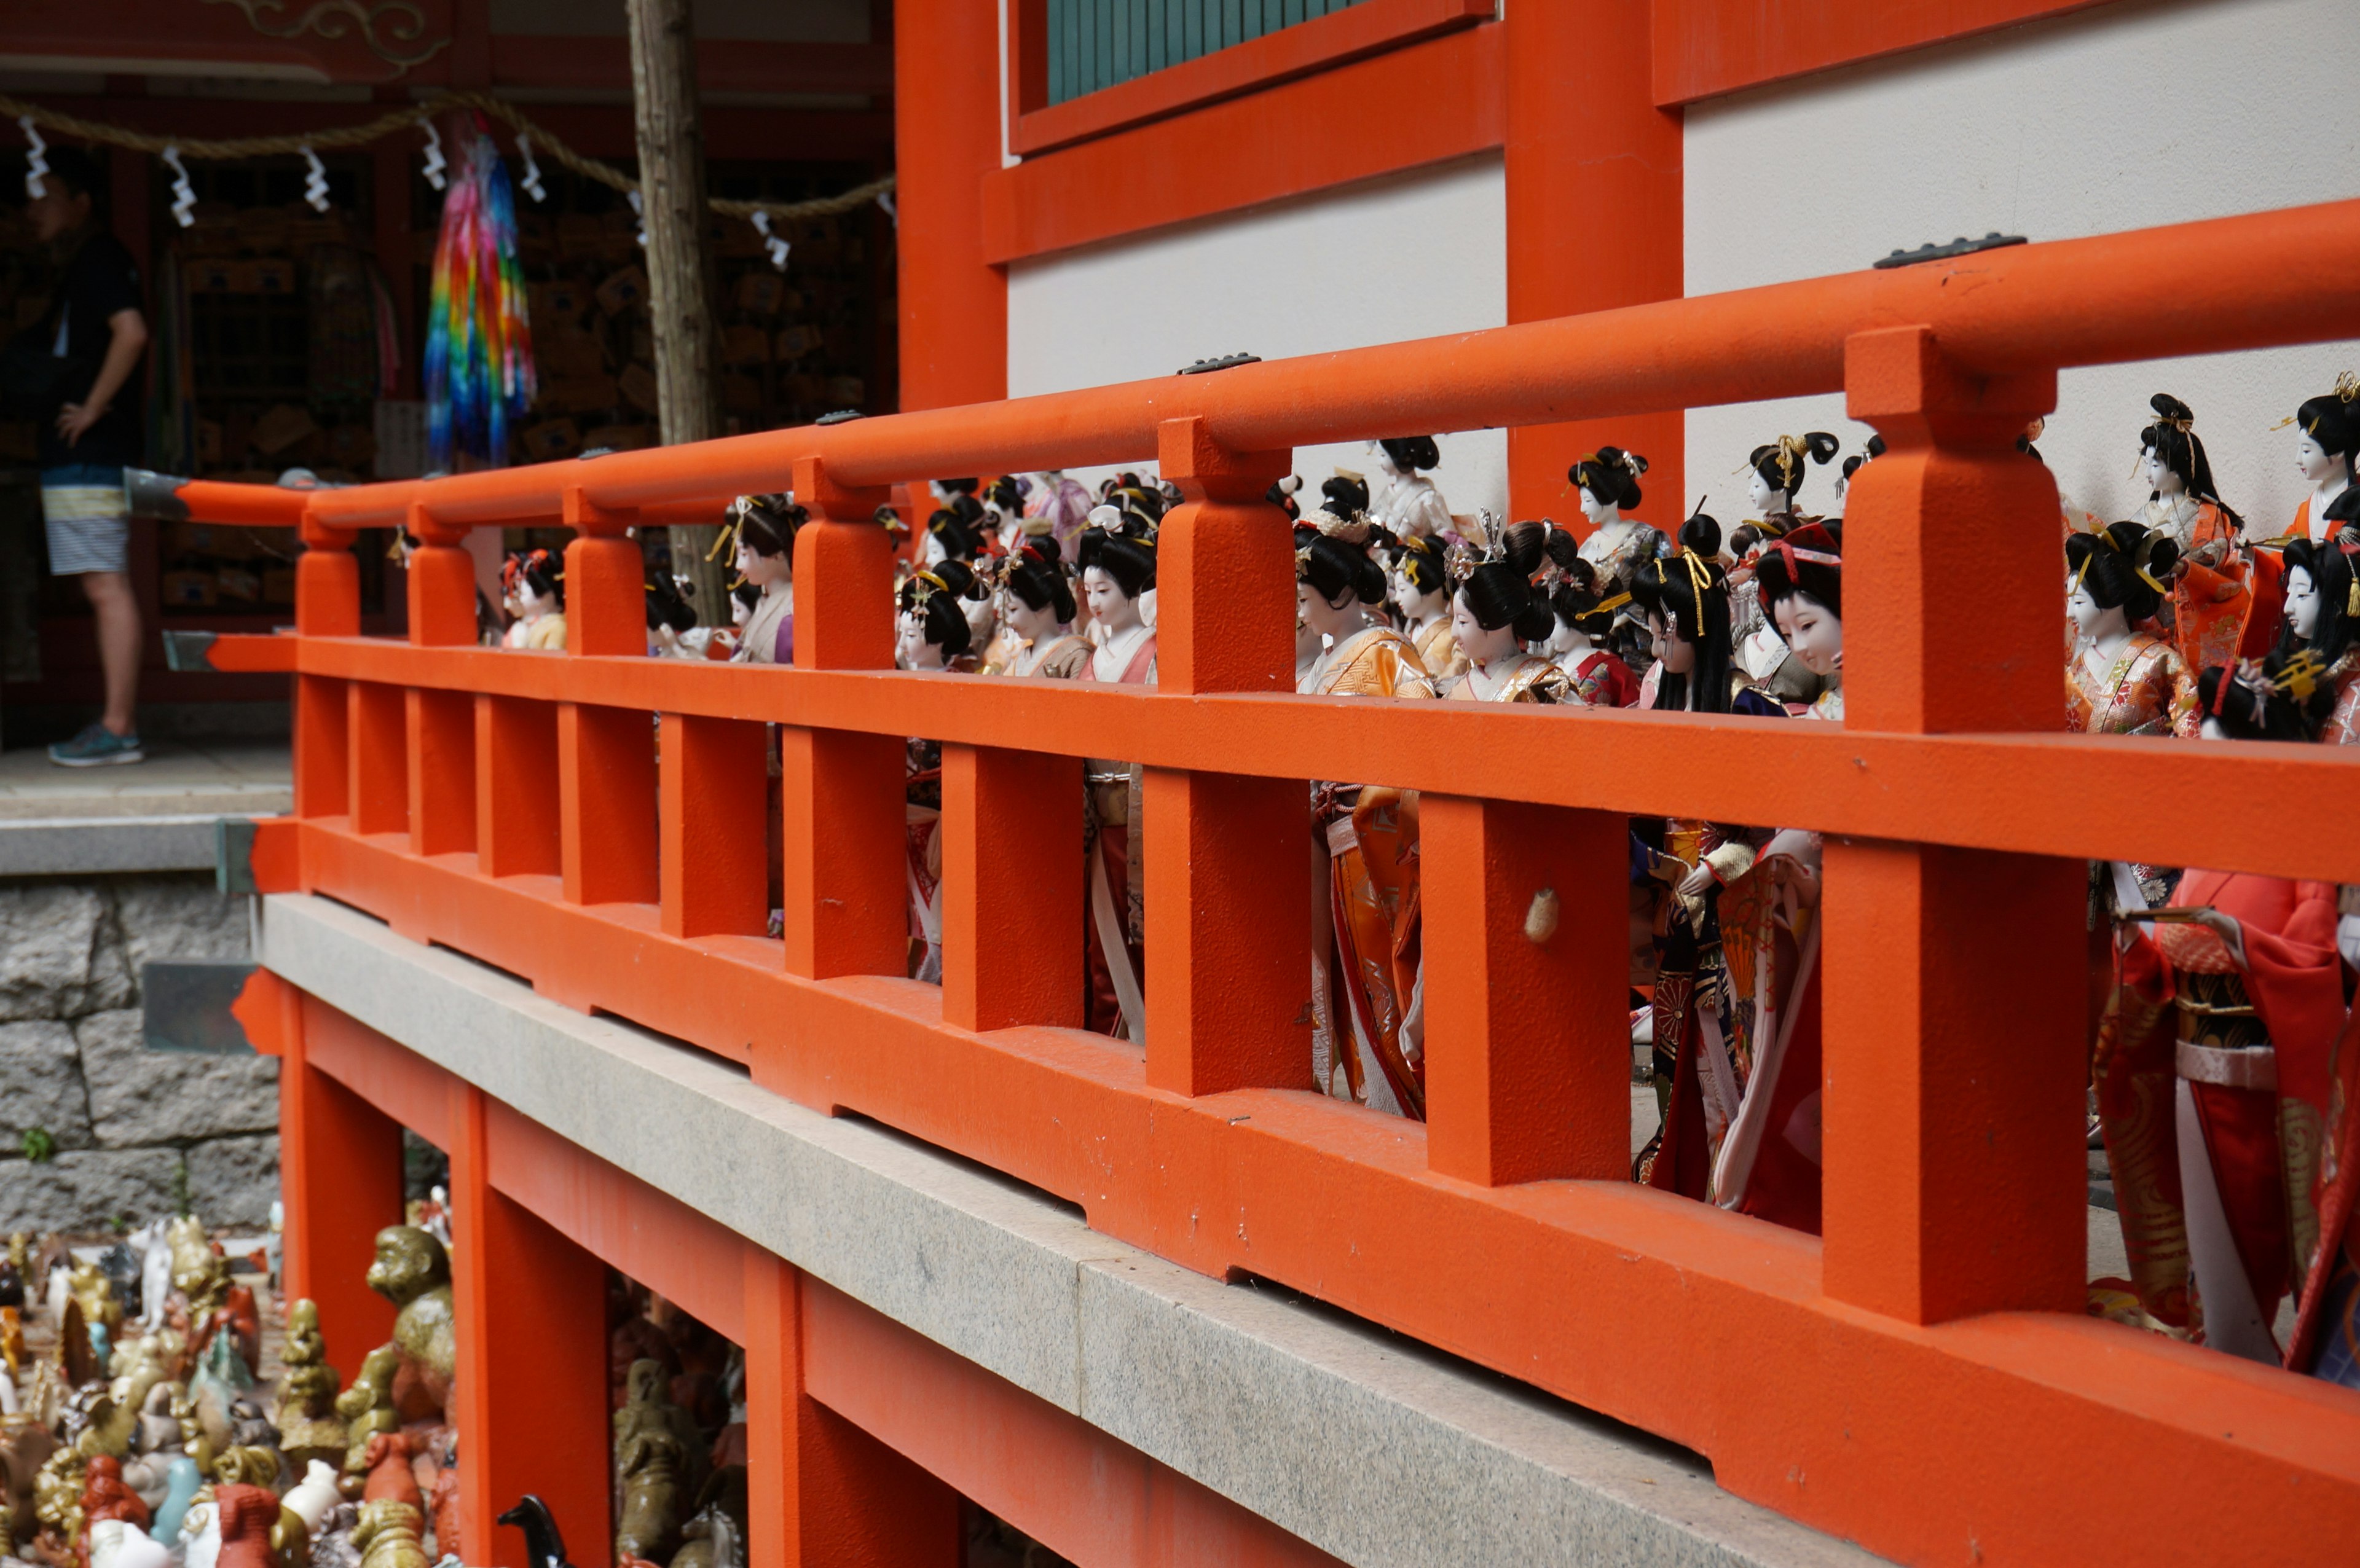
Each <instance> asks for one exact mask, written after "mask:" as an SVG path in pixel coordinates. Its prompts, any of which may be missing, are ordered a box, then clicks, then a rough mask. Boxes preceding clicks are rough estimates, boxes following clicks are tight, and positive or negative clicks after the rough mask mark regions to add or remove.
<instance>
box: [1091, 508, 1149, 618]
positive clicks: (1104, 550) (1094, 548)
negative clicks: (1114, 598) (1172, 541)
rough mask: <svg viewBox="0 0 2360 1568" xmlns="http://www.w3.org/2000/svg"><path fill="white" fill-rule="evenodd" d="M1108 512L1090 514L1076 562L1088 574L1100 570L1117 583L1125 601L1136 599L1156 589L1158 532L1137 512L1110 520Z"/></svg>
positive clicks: (1105, 509) (1127, 513)
mask: <svg viewBox="0 0 2360 1568" xmlns="http://www.w3.org/2000/svg"><path fill="white" fill-rule="evenodd" d="M1107 510H1108V509H1107V508H1105V507H1101V508H1099V509H1098V510H1097V511H1094V512H1092V513H1091V514H1090V524H1089V527H1087V528H1084V529H1083V530H1082V537H1081V542H1080V544H1079V546H1078V548H1077V549H1076V551H1075V560H1076V563H1077V564H1078V566H1079V568H1080V570H1082V571H1084V572H1087V571H1088V570H1089V569H1090V568H1091V567H1093V566H1095V567H1097V568H1098V570H1099V571H1100V572H1105V573H1106V574H1107V575H1108V576H1109V577H1110V578H1112V579H1113V580H1114V585H1115V586H1116V587H1117V588H1120V589H1121V590H1122V595H1123V597H1124V598H1126V599H1136V598H1138V597H1139V596H1140V595H1141V594H1142V593H1146V592H1147V591H1148V590H1149V589H1150V588H1153V587H1154V586H1155V535H1154V528H1153V525H1152V524H1151V523H1149V522H1148V520H1147V519H1146V518H1145V517H1142V516H1140V515H1139V514H1138V513H1136V512H1129V511H1126V512H1121V513H1119V514H1118V515H1117V516H1115V517H1108V516H1107Z"/></svg>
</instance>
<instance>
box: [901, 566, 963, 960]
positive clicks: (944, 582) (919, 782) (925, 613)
mask: <svg viewBox="0 0 2360 1568" xmlns="http://www.w3.org/2000/svg"><path fill="white" fill-rule="evenodd" d="M974 581H975V576H974V573H973V572H969V571H968V570H967V565H966V563H965V562H963V561H937V562H936V563H935V564H934V565H933V566H930V567H926V568H923V569H922V570H920V571H918V572H913V573H912V574H911V575H910V577H909V579H908V580H907V581H905V582H904V583H902V584H901V591H900V593H898V594H896V595H895V598H896V602H897V604H898V605H899V607H900V614H899V615H897V616H896V617H895V621H894V647H893V661H894V663H895V664H896V665H898V666H899V667H901V669H903V670H962V671H971V670H974V668H975V660H974V659H972V658H971V657H969V655H968V641H967V637H968V634H967V614H966V611H965V610H964V609H963V608H962V607H961V600H962V599H963V598H964V597H965V595H966V594H967V592H968V590H969V589H970V588H971V586H972V584H973V583H974ZM903 779H904V784H903V789H904V791H905V795H904V805H903V813H904V818H903V823H904V825H903V832H904V833H905V835H906V842H905V845H904V849H905V853H906V855H907V861H908V869H907V880H908V886H909V895H910V896H909V910H910V969H909V974H910V977H911V978H912V979H913V980H924V981H928V982H930V983H933V984H935V985H940V984H941V983H942V978H943V886H942V879H943V859H942V839H941V835H940V832H939V830H940V828H941V825H942V814H943V812H942V746H940V744H939V743H937V742H934V741H930V740H923V739H915V738H913V739H912V740H911V741H910V743H909V755H908V761H907V765H906V768H905V769H904V774H903Z"/></svg>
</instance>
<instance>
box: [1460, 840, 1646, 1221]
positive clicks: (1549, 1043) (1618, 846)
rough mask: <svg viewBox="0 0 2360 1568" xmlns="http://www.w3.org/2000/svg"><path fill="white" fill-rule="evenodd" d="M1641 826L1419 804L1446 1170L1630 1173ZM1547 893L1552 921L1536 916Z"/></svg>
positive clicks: (1480, 1177)
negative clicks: (1635, 882) (1635, 880)
mask: <svg viewBox="0 0 2360 1568" xmlns="http://www.w3.org/2000/svg"><path fill="white" fill-rule="evenodd" d="M1629 833H1630V829H1629V826H1628V824H1627V822H1625V820H1624V819H1623V818H1622V817H1621V816H1617V815H1615V814H1613V813H1611V812H1607V811H1565V810H1561V809H1558V808H1555V807H1548V806H1531V805H1524V804H1519V803H1514V802H1510V801H1497V800H1465V799H1461V798H1459V797H1456V796H1448V795H1426V796H1422V797H1420V799H1419V801H1418V844H1419V847H1418V864H1419V866H1420V867H1421V874H1422V876H1423V877H1424V878H1425V880H1424V883H1423V885H1422V887H1421V888H1420V892H1419V902H1420V910H1421V915H1422V919H1421V921H1420V930H1421V931H1422V932H1423V941H1424V944H1425V946H1424V952H1425V957H1426V971H1425V973H1426V1163H1427V1166H1428V1168H1429V1169H1431V1170H1432V1171H1435V1172H1436V1173H1437V1175H1443V1176H1455V1177H1458V1178H1459V1180H1461V1181H1474V1182H1479V1183H1480V1184H1481V1185H1484V1186H1487V1187H1491V1186H1501V1185H1504V1184H1506V1183H1509V1182H1513V1181H1542V1180H1545V1179H1547V1178H1551V1177H1570V1178H1577V1179H1583V1180H1590V1181H1607V1180H1612V1179H1614V1178H1618V1177H1626V1176H1627V1175H1628V1174H1629V1172H1630V1169H1631V1028H1630V1008H1629V996H1630V985H1631V957H1630V953H1631V942H1630V914H1629V908H1630V900H1629V895H1628V893H1627V892H1626V887H1627V884H1628V881H1629V877H1628V874H1627V871H1626V867H1627V866H1628V865H1629V863H1630V855H1629V851H1628V848H1627V841H1628V837H1629ZM1544 891H1546V892H1547V893H1550V894H1553V895H1554V912H1553V914H1552V913H1551V912H1550V910H1549V909H1548V907H1547V906H1546V904H1544V907H1543V909H1542V911H1541V912H1540V913H1539V915H1538V916H1537V917H1536V915H1535V901H1536V900H1537V899H1539V898H1540V896H1541V895H1542V893H1543V892H1544ZM1552 921H1553V924H1554V929H1553V930H1551V929H1549V927H1550V926H1551V924H1552Z"/></svg>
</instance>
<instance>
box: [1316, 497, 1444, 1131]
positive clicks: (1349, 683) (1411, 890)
mask: <svg viewBox="0 0 2360 1568" xmlns="http://www.w3.org/2000/svg"><path fill="white" fill-rule="evenodd" d="M1372 532H1373V528H1372V525H1371V523H1370V521H1369V519H1368V518H1367V517H1336V516H1333V515H1332V514H1330V513H1327V512H1313V513H1311V514H1310V515H1309V516H1308V517H1306V519H1305V526H1303V527H1300V528H1296V529H1295V604H1296V615H1297V619H1298V621H1299V622H1300V623H1301V624H1302V625H1304V626H1306V627H1307V628H1308V629H1309V630H1310V631H1311V632H1312V633H1314V634H1315V635H1317V636H1318V637H1321V638H1322V639H1323V640H1324V642H1325V644H1326V647H1325V648H1324V650H1323V651H1322V652H1321V653H1319V654H1318V655H1317V657H1316V658H1315V659H1313V660H1312V663H1311V668H1310V669H1309V670H1308V671H1307V672H1306V674H1305V675H1304V676H1303V677H1302V678H1301V680H1300V681H1298V682H1297V685H1296V690H1298V691H1303V692H1306V693H1308V694H1311V695H1314V696H1325V697H1345V696H1349V697H1404V698H1424V697H1431V696H1433V695H1434V689H1433V687H1432V686H1431V685H1430V684H1429V683H1428V681H1427V680H1426V670H1425V669H1424V668H1423V666H1421V665H1420V664H1419V662H1418V658H1417V650H1416V649H1415V648H1412V647H1411V646H1410V643H1409V639H1407V638H1406V637H1403V636H1402V634H1401V633H1399V632H1397V631H1395V630H1394V629H1393V627H1392V626H1388V625H1386V624H1385V623H1384V622H1383V621H1382V620H1381V619H1379V618H1378V617H1377V615H1375V614H1374V613H1373V612H1374V610H1375V608H1376V606H1378V605H1379V604H1382V603H1383V600H1384V593H1385V574H1384V571H1383V569H1382V567H1380V566H1378V564H1377V563H1376V562H1375V561H1373V560H1371V559H1370V556H1369V553H1368V546H1369V542H1370V539H1371V533H1372ZM1311 808H1312V828H1313V833H1314V845H1315V848H1314V854H1315V855H1317V858H1318V859H1319V861H1320V862H1321V863H1322V864H1320V865H1319V866H1317V868H1316V873H1315V874H1316V878H1317V880H1316V886H1317V888H1318V891H1319V893H1320V894H1321V895H1323V897H1321V898H1320V899H1319V901H1318V902H1317V903H1316V904H1315V906H1314V918H1313V921H1312V925H1313V932H1312V950H1311V951H1312V966H1311V968H1312V1001H1311V1016H1312V1040H1311V1062H1312V1079H1313V1082H1314V1083H1317V1085H1318V1087H1319V1088H1320V1089H1321V1090H1322V1091H1324V1092H1325V1093H1327V1094H1332V1095H1335V1096H1336V1097H1338V1099H1349V1100H1351V1101H1354V1102H1356V1103H1357V1104H1360V1105H1369V1106H1372V1107H1374V1108H1375V1109H1378V1110H1382V1111H1388V1112H1391V1113H1393V1114H1394V1115H1397V1116H1410V1117H1412V1118H1413V1119H1416V1120H1421V1121H1422V1120H1424V1119H1425V1116H1426V1073H1425V1053H1424V1051H1423V1049H1422V1040H1423V1036H1424V1027H1423V1019H1422V1018H1420V1017H1419V1016H1418V1015H1417V1012H1416V1007H1415V997H1416V996H1417V995H1418V991H1417V963H1418V951H1419V941H1418V936H1419V932H1418V926H1417V908H1418V899H1417V806H1416V800H1415V797H1414V796H1404V793H1403V792H1402V791H1401V790H1399V789H1386V788H1381V787H1378V786H1375V785H1368V786H1362V785H1355V784H1338V783H1333V782H1328V781H1325V780H1321V781H1315V783H1314V784H1313V786H1312V800H1311Z"/></svg>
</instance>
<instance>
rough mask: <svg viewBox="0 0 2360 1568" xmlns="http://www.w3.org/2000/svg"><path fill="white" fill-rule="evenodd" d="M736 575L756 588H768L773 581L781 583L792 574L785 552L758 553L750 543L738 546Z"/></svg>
mask: <svg viewBox="0 0 2360 1568" xmlns="http://www.w3.org/2000/svg"><path fill="white" fill-rule="evenodd" d="M737 575H738V576H740V577H743V578H744V579H745V580H746V581H747V582H748V583H752V584H753V585H754V586H755V587H757V588H762V589H768V588H769V587H770V584H771V583H783V582H785V581H786V580H787V578H788V577H789V576H790V575H792V573H791V571H790V568H789V565H788V556H787V552H786V551H784V550H781V551H780V552H779V553H778V554H776V555H758V554H756V553H755V552H754V550H753V547H752V546H750V545H742V544H741V545H739V546H738V547H737Z"/></svg>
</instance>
